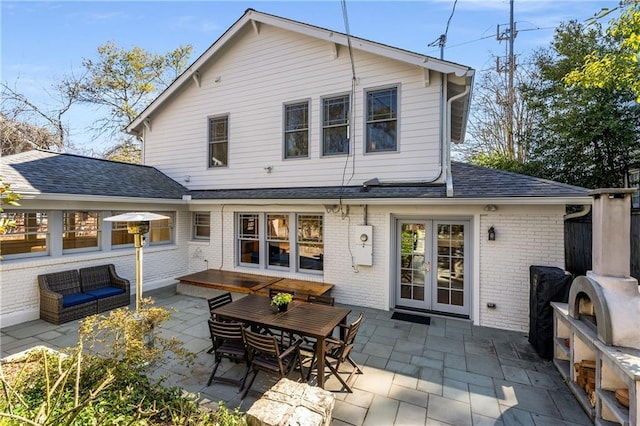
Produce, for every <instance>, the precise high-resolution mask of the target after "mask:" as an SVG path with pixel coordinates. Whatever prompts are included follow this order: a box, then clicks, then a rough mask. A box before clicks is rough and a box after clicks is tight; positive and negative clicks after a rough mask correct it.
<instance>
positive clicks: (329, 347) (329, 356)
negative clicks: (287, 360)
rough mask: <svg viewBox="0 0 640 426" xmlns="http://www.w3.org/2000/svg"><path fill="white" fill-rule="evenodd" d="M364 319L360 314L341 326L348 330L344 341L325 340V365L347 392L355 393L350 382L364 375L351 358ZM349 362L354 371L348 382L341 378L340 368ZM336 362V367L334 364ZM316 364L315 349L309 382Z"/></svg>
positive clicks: (308, 376) (330, 338)
mask: <svg viewBox="0 0 640 426" xmlns="http://www.w3.org/2000/svg"><path fill="white" fill-rule="evenodd" d="M363 318H364V313H362V312H360V315H358V318H357V319H356V320H355V321H354V322H352V323H351V324H349V325H344V324H340V327H341V328H342V329H344V330H346V332H345V334H344V339H342V340H341V339H335V338H333V337H329V338H327V339H326V340H325V348H324V359H325V365H326V366H327V368H329V370H330V371H331V373H332V374H333V375H334V376H336V378H337V379H338V380H339V381H340V383H341V384H342V386H343V387H344V388H345V389H346V390H347V392H349V393H351V392H353V391H352V390H351V387H350V386H349V384H348V382H349V381H350V380H351V379H352V378H353V376H354V375H355V374H362V370H361V369H360V367H359V366H358V364H356V362H355V361H354V360H353V358H351V350H352V349H353V345H354V344H355V339H356V335H357V334H358V330H359V329H360V325H361V324H362V319H363ZM345 361H348V362H349V364H351V365H352V366H353V370H352V371H351V372H350V374H349V377H348V378H347V380H344V379H343V378H342V377H341V376H340V366H341V365H342V364H343V363H344V362H345ZM333 362H335V364H336V365H335V366H333V365H332V363H333ZM314 364H316V351H315V348H314V351H313V357H312V358H311V364H310V366H309V372H308V373H307V381H309V379H310V378H311V370H312V369H313V365H314ZM318 374H324V371H319V372H318Z"/></svg>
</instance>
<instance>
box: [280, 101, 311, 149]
mask: <svg viewBox="0 0 640 426" xmlns="http://www.w3.org/2000/svg"><path fill="white" fill-rule="evenodd" d="M284 151H285V154H284V158H303V157H308V156H309V102H308V101H307V102H299V103H295V104H288V105H285V106H284Z"/></svg>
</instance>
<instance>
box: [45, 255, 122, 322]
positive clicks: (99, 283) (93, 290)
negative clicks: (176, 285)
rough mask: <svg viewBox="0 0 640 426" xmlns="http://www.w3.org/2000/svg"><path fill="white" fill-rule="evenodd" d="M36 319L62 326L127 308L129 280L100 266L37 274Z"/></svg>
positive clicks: (112, 266) (110, 268) (110, 269)
mask: <svg viewBox="0 0 640 426" xmlns="http://www.w3.org/2000/svg"><path fill="white" fill-rule="evenodd" d="M38 284H39V285H40V318H42V319H43V320H45V321H48V322H51V323H54V324H62V323H65V322H69V321H73V320H76V319H79V318H84V317H86V316H88V315H93V314H97V313H101V312H104V311H108V310H111V309H115V308H119V307H121V306H128V305H129V303H130V302H131V287H130V284H129V281H128V280H126V279H124V278H121V277H119V276H118V274H117V273H116V269H115V266H114V265H112V264H109V265H100V266H91V267H88V268H81V269H80V270H75V269H73V270H68V271H61V272H53V273H50V274H43V275H38Z"/></svg>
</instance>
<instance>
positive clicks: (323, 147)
mask: <svg viewBox="0 0 640 426" xmlns="http://www.w3.org/2000/svg"><path fill="white" fill-rule="evenodd" d="M338 99H343V100H346V113H345V116H344V122H342V123H331V124H329V123H327V121H326V120H327V114H326V110H327V105H326V102H328V101H336V100H338ZM321 105H322V108H321V118H320V122H321V135H320V155H321V156H322V157H336V156H341V155H349V154H350V153H351V140H350V134H349V133H350V117H351V94H350V93H341V94H336V95H329V96H324V97H322V98H321ZM340 127H344V128H345V130H344V131H345V138H346V142H345V145H346V151H343V152H333V153H330V152H327V147H326V141H325V131H327V129H337V128H340Z"/></svg>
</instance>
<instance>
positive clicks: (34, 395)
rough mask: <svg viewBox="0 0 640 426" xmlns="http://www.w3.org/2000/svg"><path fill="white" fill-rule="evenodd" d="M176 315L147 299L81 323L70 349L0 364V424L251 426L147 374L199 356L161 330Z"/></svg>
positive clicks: (233, 413) (234, 413)
mask: <svg viewBox="0 0 640 426" xmlns="http://www.w3.org/2000/svg"><path fill="white" fill-rule="evenodd" d="M170 315H171V311H170V310H168V309H165V308H159V307H154V306H153V301H152V300H151V299H144V300H143V304H142V308H141V309H140V311H139V312H138V313H137V314H136V313H133V312H131V311H129V310H128V309H126V308H122V309H116V310H113V311H111V312H110V313H109V314H108V315H94V316H91V317H88V318H87V319H85V320H84V321H82V322H81V324H80V329H79V332H80V338H79V342H78V346H77V347H75V348H71V349H68V350H67V351H66V353H58V354H56V353H51V352H48V351H45V350H42V351H33V352H31V353H30V354H29V355H27V357H26V358H25V359H24V360H21V364H20V365H19V367H16V366H15V365H14V366H13V368H12V372H11V374H10V375H7V376H5V374H4V372H5V371H6V370H7V365H4V364H2V365H0V380H1V384H2V389H1V391H2V394H1V395H0V425H5V424H6V425H14V424H15V425H18V424H20V425H23V424H30V425H62V424H66V425H132V424H133V425H169V424H171V425H200V424H210V425H219V426H238V425H244V424H245V420H244V417H243V416H242V413H240V412H239V410H238V409H236V410H234V411H230V410H228V409H227V408H226V407H225V406H224V404H222V403H221V404H220V406H219V409H218V410H217V411H211V410H208V409H206V408H203V407H201V406H200V405H199V404H198V402H197V401H196V400H195V398H194V397H188V396H185V395H184V394H183V392H182V389H180V388H177V387H165V386H163V381H164V378H161V379H159V380H157V381H154V380H151V379H150V378H149V377H148V376H147V374H146V372H148V370H149V368H150V367H152V366H154V365H155V364H157V363H158V362H160V361H162V360H166V359H167V357H174V358H175V359H177V360H178V361H179V362H181V363H187V364H188V363H190V362H191V361H192V360H193V357H194V354H191V353H189V352H188V351H187V350H185V349H184V348H183V347H182V344H181V342H179V341H178V340H176V339H175V338H169V339H167V338H163V337H161V336H160V335H159V333H158V328H159V326H160V325H161V324H162V323H163V322H164V321H166V320H168V319H170Z"/></svg>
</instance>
